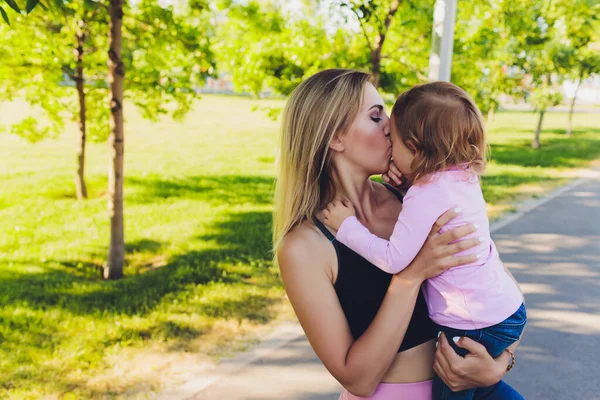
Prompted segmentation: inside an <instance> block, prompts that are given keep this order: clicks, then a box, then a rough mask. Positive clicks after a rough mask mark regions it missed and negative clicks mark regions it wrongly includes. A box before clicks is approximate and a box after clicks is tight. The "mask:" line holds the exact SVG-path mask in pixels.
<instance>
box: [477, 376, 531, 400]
mask: <svg viewBox="0 0 600 400" xmlns="http://www.w3.org/2000/svg"><path fill="white" fill-rule="evenodd" d="M473 398H474V399H477V400H525V398H524V397H523V396H521V395H520V394H519V392H517V391H516V390H515V389H513V387H512V386H510V385H509V384H508V383H506V382H504V381H500V382H498V383H496V384H495V385H493V386H489V387H485V388H477V390H476V391H475V396H474V397H473Z"/></svg>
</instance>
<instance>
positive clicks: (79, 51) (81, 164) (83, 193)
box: [75, 22, 88, 200]
mask: <svg viewBox="0 0 600 400" xmlns="http://www.w3.org/2000/svg"><path fill="white" fill-rule="evenodd" d="M79 26H80V28H83V22H80V23H79ZM84 40H85V37H84V32H83V30H80V31H78V32H77V47H76V48H75V62H76V68H75V86H76V87H77V97H78V99H79V135H78V136H77V139H78V140H77V173H76V174H75V192H76V193H77V199H78V200H83V199H87V197H88V195H87V187H86V185H85V177H84V168H85V135H86V132H85V92H84V90H83V42H84Z"/></svg>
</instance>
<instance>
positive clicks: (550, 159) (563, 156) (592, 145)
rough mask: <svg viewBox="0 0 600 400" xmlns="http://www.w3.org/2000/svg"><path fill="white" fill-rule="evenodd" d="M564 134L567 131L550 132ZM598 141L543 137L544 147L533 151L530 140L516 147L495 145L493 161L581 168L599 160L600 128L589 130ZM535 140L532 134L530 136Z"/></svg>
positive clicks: (524, 165)
mask: <svg viewBox="0 0 600 400" xmlns="http://www.w3.org/2000/svg"><path fill="white" fill-rule="evenodd" d="M549 131H554V133H561V132H564V130H561V129H554V130H549ZM585 132H588V133H589V132H593V133H595V134H597V135H598V139H590V138H582V137H577V134H575V135H574V136H573V137H572V138H570V139H569V138H566V137H565V138H556V136H553V137H551V138H544V135H543V133H542V135H541V137H540V141H541V147H540V148H539V149H533V148H531V141H529V140H525V141H523V140H519V141H515V143H514V144H505V143H503V144H492V145H491V148H492V151H491V153H492V154H491V155H492V160H493V161H495V162H496V163H497V164H502V165H519V166H523V167H537V166H540V167H578V166H581V165H584V164H585V163H586V162H587V161H591V160H594V159H596V158H598V157H600V129H588V130H586V131H585ZM531 138H532V139H533V135H532V137H531Z"/></svg>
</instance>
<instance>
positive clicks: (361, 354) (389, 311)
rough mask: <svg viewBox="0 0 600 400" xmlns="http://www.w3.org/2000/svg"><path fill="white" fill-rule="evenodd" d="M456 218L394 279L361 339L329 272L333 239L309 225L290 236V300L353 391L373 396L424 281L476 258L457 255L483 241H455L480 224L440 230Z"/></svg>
mask: <svg viewBox="0 0 600 400" xmlns="http://www.w3.org/2000/svg"><path fill="white" fill-rule="evenodd" d="M455 216H456V214H455V213H454V212H448V213H446V214H444V215H443V216H442V217H440V220H439V221H438V223H436V225H435V228H434V230H432V234H431V235H430V238H429V239H428V240H427V242H426V243H425V245H424V246H423V249H422V250H421V251H420V252H419V254H418V255H417V257H416V258H415V260H414V261H413V263H412V264H411V265H410V266H409V267H408V268H407V269H405V270H404V271H403V272H402V273H400V274H398V275H395V276H394V277H393V278H392V281H391V284H390V286H389V288H388V291H387V294H386V296H385V298H384V301H383V303H382V305H381V307H380V308H379V311H378V313H377V315H376V317H375V319H374V320H373V322H372V323H371V325H370V326H369V328H368V329H367V330H366V331H365V333H364V334H363V335H362V336H361V337H360V338H359V339H358V340H354V339H353V337H352V334H351V332H350V328H349V326H348V323H347V320H346V318H345V316H344V313H343V311H342V309H341V306H340V304H339V301H338V298H337V295H336V293H335V290H334V287H333V278H332V276H330V274H328V273H327V271H329V270H330V268H328V266H329V265H331V264H332V263H336V262H337V256H336V254H335V250H334V248H333V247H332V246H331V244H330V243H329V241H328V240H325V239H324V238H323V237H322V235H321V234H320V232H316V231H315V230H313V229H311V228H310V227H308V226H301V227H299V228H298V229H296V231H293V232H291V233H290V234H288V236H287V237H286V238H285V239H284V242H283V244H282V247H281V248H280V250H279V252H278V261H279V266H280V270H281V278H282V280H283V284H284V287H285V290H286V292H287V295H288V298H289V300H290V302H291V303H292V306H293V308H294V311H295V312H296V316H297V317H298V320H299V321H300V324H301V325H302V328H303V329H304V332H305V334H306V336H307V338H308V340H309V342H310V344H311V346H312V347H313V349H314V350H315V352H316V354H317V355H318V356H319V358H320V359H321V361H322V362H323V364H324V365H325V367H326V368H327V369H328V370H329V372H330V373H331V374H332V375H333V376H334V377H335V378H336V379H337V380H338V381H339V382H340V383H341V384H342V385H343V386H344V387H345V388H346V389H347V390H348V391H350V392H351V393H353V394H355V395H358V396H363V397H367V396H370V395H371V394H372V393H373V392H374V391H375V389H376V387H377V385H378V384H379V382H380V381H381V379H382V377H383V376H384V375H385V373H386V372H387V370H388V369H389V366H390V365H391V363H392V361H393V360H394V358H395V356H396V354H397V352H398V348H399V347H400V344H401V342H402V340H403V338H404V334H405V333H406V329H407V327H408V324H409V322H410V319H411V316H412V313H413V309H414V306H415V302H416V298H417V295H418V293H419V289H420V286H421V283H422V282H423V281H424V280H425V279H427V278H429V277H431V276H435V275H438V274H439V273H441V272H443V271H445V270H446V269H448V268H450V267H453V266H456V265H461V264H464V263H468V262H473V261H474V257H475V256H474V255H473V256H465V257H453V254H456V253H458V252H460V251H463V250H465V249H468V248H471V247H474V246H476V245H478V244H479V241H478V240H477V239H469V240H463V241H459V242H456V243H452V242H454V241H456V240H457V239H460V238H462V237H464V236H466V235H468V234H470V233H472V232H473V231H474V230H475V229H474V227H472V226H463V227H460V228H457V229H455V230H453V231H449V232H445V233H444V234H438V233H437V232H439V228H440V227H441V226H443V225H444V224H445V223H446V222H448V220H450V219H452V218H453V217H455ZM436 229H437V230H436ZM451 243H452V244H451Z"/></svg>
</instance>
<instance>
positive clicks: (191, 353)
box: [0, 0, 600, 399]
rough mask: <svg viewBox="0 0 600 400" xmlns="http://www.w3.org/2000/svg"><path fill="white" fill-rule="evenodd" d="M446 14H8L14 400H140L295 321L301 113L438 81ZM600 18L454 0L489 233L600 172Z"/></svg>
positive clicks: (4, 145) (2, 338)
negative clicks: (319, 104)
mask: <svg viewBox="0 0 600 400" xmlns="http://www.w3.org/2000/svg"><path fill="white" fill-rule="evenodd" d="M435 8H436V3H435V1H434V0H424V1H415V0H373V1H366V0H364V1H361V0H340V1H335V0H322V1H317V0H289V1H283V0H281V1H269V0H264V1H257V0H247V1H246V0H239V1H235V0H229V1H225V0H223V1H205V0H188V1H185V0H182V1H177V0H137V1H129V2H122V1H120V0H111V1H110V2H109V1H108V0H102V1H90V0H72V1H67V0H42V1H36V0H27V1H26V0H23V1H20V0H0V16H1V17H2V20H0V174H1V179H2V189H1V190H0V232H1V234H0V305H1V307H0V398H11V399H28V398H32V399H38V398H65V399H70V398H118V397H138V396H145V395H147V394H148V393H152V392H156V391H159V390H160V389H161V388H162V387H164V386H165V385H173V384H174V383H176V382H179V381H183V380H185V379H186V376H188V375H189V374H190V371H199V370H201V369H202V368H204V366H207V365H211V364H212V363H214V361H215V360H217V359H219V358H220V357H223V356H224V355H231V354H233V353H235V352H237V351H240V350H243V349H246V348H248V347H249V346H251V345H252V344H253V343H255V342H256V341H257V340H258V338H259V337H261V335H262V334H264V332H267V331H269V330H270V329H272V327H273V326H276V325H277V324H279V323H280V322H281V321H284V320H290V319H293V313H292V312H291V311H290V309H289V306H288V305H287V303H286V300H285V298H284V292H283V288H282V286H281V283H280V280H279V277H278V272H277V270H276V268H275V267H274V266H273V263H272V261H271V260H272V254H271V236H270V235H271V232H270V224H271V212H272V198H271V197H272V190H273V186H274V181H275V160H276V154H277V147H278V131H279V118H280V112H281V109H282V107H283V105H284V104H285V100H286V97H287V96H288V95H289V94H290V93H291V92H292V91H293V89H294V88H295V87H296V86H297V85H298V84H299V83H300V82H301V81H302V80H303V79H305V78H307V77H308V76H310V75H312V74H314V73H315V72H318V71H320V70H322V69H325V68H334V67H338V68H356V69H361V70H365V71H368V72H370V73H371V74H372V81H373V83H374V84H375V85H376V86H377V87H378V89H379V90H380V92H381V94H382V96H383V97H384V99H385V100H386V102H387V103H388V106H391V104H393V101H394V100H395V98H396V97H397V95H398V94H399V93H401V92H402V91H403V90H406V89H408V88H410V87H411V86H413V85H415V84H418V83H423V82H426V81H428V80H430V79H437V78H438V76H436V75H435V74H433V75H432V68H430V65H432V63H435V61H436V60H438V59H439V55H440V38H439V35H440V32H441V30H440V26H441V25H439V22H440V21H441V20H440V15H439V12H438V13H436V11H435ZM436 14H437V15H436ZM599 16H600V2H599V1H597V0H568V1H567V0H513V1H508V0H470V1H467V0H459V1H458V2H457V6H456V16H455V22H454V36H453V40H451V41H450V44H452V46H451V48H452V68H451V74H450V80H451V81H452V82H453V83H455V84H457V85H460V86H461V87H463V88H464V89H465V90H467V91H468V92H469V93H470V94H471V96H472V97H473V98H474V99H475V101H476V102H477V104H478V106H479V107H480V109H481V111H482V113H483V115H484V116H485V120H486V125H487V129H488V135H489V136H488V137H489V142H490V145H491V162H490V164H489V167H488V169H487V171H486V174H485V176H484V177H483V191H484V195H485V198H486V200H487V202H488V205H489V214H490V217H491V218H492V219H495V218H498V217H499V216H500V215H502V214H503V213H505V212H510V211H512V210H514V204H515V203H516V202H518V201H521V200H523V199H527V198H531V197H536V196H540V195H541V194H544V193H546V192H547V191H548V190H550V189H552V188H555V187H557V186H559V185H561V184H563V183H565V182H566V181H567V180H569V179H572V178H574V177H577V176H579V174H580V172H581V170H582V169H584V168H586V167H587V166H589V164H590V163H591V162H593V161H594V160H596V159H597V158H598V157H599V156H600V76H599V75H598V73H600V19H599V18H600V17H599ZM443 17H444V16H443V15H442V16H441V18H443ZM434 21H437V22H438V25H436V26H434ZM111 29H112V33H111ZM447 44H448V43H446V45H447ZM443 48H444V47H443V46H442V50H443ZM446 49H447V47H446ZM121 118H122V120H123V121H124V123H123V124H121V123H120V120H121ZM123 147H124V151H123ZM121 163H123V164H121ZM109 166H110V167H109ZM107 168H108V171H109V173H108V174H107ZM374 179H377V178H376V177H375V178H374ZM120 185H122V188H123V196H122V197H123V199H124V201H121V198H120V189H119V188H120V187H121V186H120ZM107 203H108V207H107ZM108 278H110V279H108Z"/></svg>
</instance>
